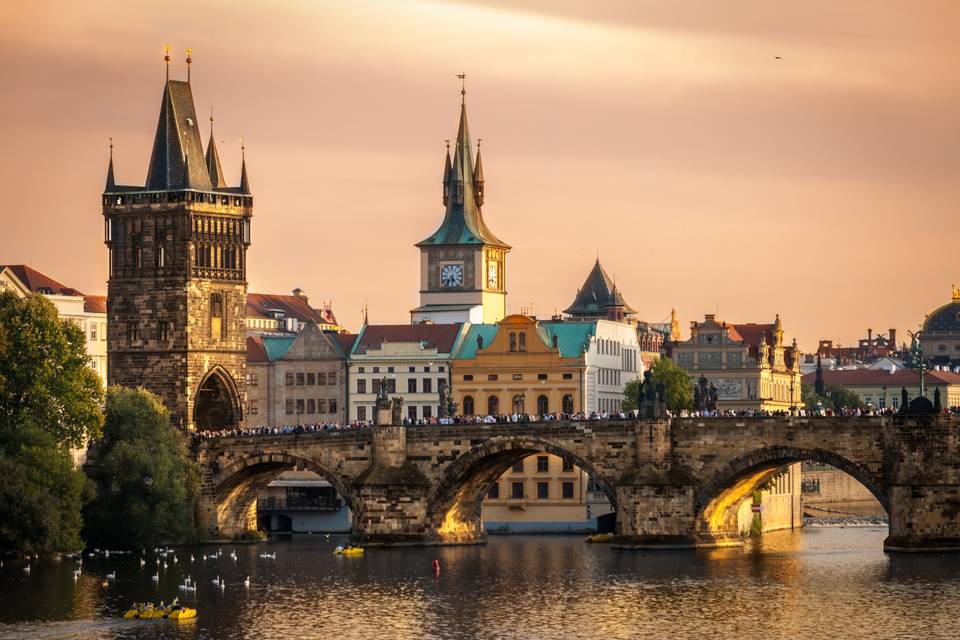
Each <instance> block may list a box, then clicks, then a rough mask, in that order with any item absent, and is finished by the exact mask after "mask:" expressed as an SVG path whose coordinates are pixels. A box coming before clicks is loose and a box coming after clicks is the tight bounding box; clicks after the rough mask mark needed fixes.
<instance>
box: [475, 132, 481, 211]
mask: <svg viewBox="0 0 960 640" xmlns="http://www.w3.org/2000/svg"><path fill="white" fill-rule="evenodd" d="M473 192H474V193H475V194H476V198H477V206H478V207H482V206H483V161H482V160H481V159H480V140H479V139H478V140H477V164H476V166H475V167H474V169H473Z"/></svg>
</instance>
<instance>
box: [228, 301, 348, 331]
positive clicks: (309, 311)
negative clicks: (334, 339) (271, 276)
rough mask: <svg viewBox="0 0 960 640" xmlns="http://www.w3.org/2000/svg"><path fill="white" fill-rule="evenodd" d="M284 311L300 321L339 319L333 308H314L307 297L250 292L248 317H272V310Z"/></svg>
mask: <svg viewBox="0 0 960 640" xmlns="http://www.w3.org/2000/svg"><path fill="white" fill-rule="evenodd" d="M274 310H276V311H282V312H283V314H284V315H285V316H286V317H288V318H296V319H297V320H299V321H300V322H307V321H308V320H313V321H314V322H316V323H317V324H333V325H336V324H337V319H336V317H335V316H334V315H333V310H331V309H323V310H320V309H314V308H313V307H311V306H310V304H309V303H308V301H307V299H306V298H303V297H300V296H296V295H283V294H275V293H248V294H247V317H253V318H272V317H273V316H271V315H270V311H274Z"/></svg>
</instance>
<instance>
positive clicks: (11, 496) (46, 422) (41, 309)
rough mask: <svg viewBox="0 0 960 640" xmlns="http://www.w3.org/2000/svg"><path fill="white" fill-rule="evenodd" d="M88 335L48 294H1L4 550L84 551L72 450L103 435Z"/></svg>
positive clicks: (79, 478) (0, 535)
mask: <svg viewBox="0 0 960 640" xmlns="http://www.w3.org/2000/svg"><path fill="white" fill-rule="evenodd" d="M102 398H103V390H102V387H101V385H100V379H99V378H98V377H97V375H96V373H94V372H93V371H92V370H91V369H90V367H88V366H87V357H86V341H85V338H84V335H83V332H82V331H81V330H80V329H79V328H78V327H77V326H76V325H75V324H73V323H72V322H69V321H64V320H61V319H60V318H59V317H58V316H57V311H56V309H55V308H54V306H53V305H52V304H51V303H50V302H49V301H48V300H46V299H45V298H44V297H43V296H39V295H34V296H28V297H26V298H23V299H21V298H18V297H16V296H15V295H13V293H11V292H0V477H2V478H3V481H2V482H0V514H3V515H2V517H0V550H2V551H7V552H18V553H47V552H51V551H72V550H76V549H78V548H80V546H81V541H80V528H81V515H80V514H81V507H82V503H83V499H84V496H85V489H86V488H87V484H86V481H85V478H84V476H83V473H82V472H81V471H79V470H78V469H76V468H75V467H74V463H73V456H72V453H71V449H75V448H78V447H80V446H82V445H83V444H84V442H85V440H86V439H87V438H88V437H91V436H95V435H96V434H98V433H99V430H100V427H101V424H102V420H103V415H102V412H101V409H100V405H101V402H102Z"/></svg>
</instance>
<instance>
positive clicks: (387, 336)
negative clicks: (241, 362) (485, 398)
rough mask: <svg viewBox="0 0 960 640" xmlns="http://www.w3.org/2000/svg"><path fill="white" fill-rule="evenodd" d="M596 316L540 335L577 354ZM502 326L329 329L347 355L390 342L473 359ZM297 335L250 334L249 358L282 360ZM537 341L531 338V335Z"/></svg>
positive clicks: (552, 324) (540, 326)
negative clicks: (413, 344)
mask: <svg viewBox="0 0 960 640" xmlns="http://www.w3.org/2000/svg"><path fill="white" fill-rule="evenodd" d="M597 322H598V321H597V320H592V321H580V322H578V321H554V320H550V321H539V322H536V323H535V324H536V331H535V334H536V336H537V337H539V338H540V340H542V341H543V343H544V344H545V345H547V346H548V347H550V348H556V349H557V350H558V352H559V355H560V357H562V358H576V357H579V356H580V355H582V354H583V353H584V352H585V351H586V350H587V349H588V348H589V345H590V338H592V337H593V336H595V335H596V329H597ZM502 328H503V327H502V325H499V324H470V323H460V322H457V323H452V324H426V323H424V324H385V325H364V326H363V327H362V328H361V329H360V331H359V333H356V334H351V333H335V332H326V334H327V335H328V336H329V337H330V339H331V341H332V342H333V343H334V344H335V345H336V346H337V349H338V350H339V353H340V355H341V356H342V357H344V358H347V357H355V356H365V355H366V354H367V353H368V352H370V351H376V350H379V349H382V348H383V345H385V344H391V343H415V344H418V345H419V346H420V348H421V349H423V350H425V351H432V352H435V353H436V354H437V355H438V356H440V357H443V358H444V359H450V358H451V357H452V359H455V360H469V359H473V358H475V357H476V355H477V353H478V352H479V351H480V350H481V349H482V348H483V346H484V345H490V344H491V343H492V342H493V339H494V337H495V336H496V335H497V332H498V331H500V330H501V329H502ZM297 337H298V336H289V335H288V336H280V335H256V336H250V337H249V338H247V361H248V362H261V363H262V362H273V361H275V360H279V359H280V358H282V357H283V356H284V355H285V354H286V352H287V351H289V349H290V347H292V346H293V344H294V342H295V341H296V340H297ZM531 339H532V338H531Z"/></svg>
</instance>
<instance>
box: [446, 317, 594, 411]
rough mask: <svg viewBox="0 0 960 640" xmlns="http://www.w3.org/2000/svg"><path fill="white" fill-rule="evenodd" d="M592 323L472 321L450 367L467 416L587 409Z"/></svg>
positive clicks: (455, 391)
mask: <svg viewBox="0 0 960 640" xmlns="http://www.w3.org/2000/svg"><path fill="white" fill-rule="evenodd" d="M594 330H595V324H594V323H591V322H569V323H565V322H556V323H547V322H542V323H541V322H537V321H536V320H535V319H534V318H531V317H529V316H524V315H511V316H507V317H506V318H504V319H503V320H502V321H501V322H500V323H499V324H478V325H472V326H471V327H470V331H469V332H468V334H467V336H466V338H464V340H463V344H462V346H461V347H460V349H459V351H458V352H457V355H456V357H455V358H454V360H453V364H452V367H451V371H452V377H453V397H454V402H456V403H457V406H458V407H459V411H460V413H462V414H463V415H467V416H472V415H483V416H487V415H489V416H497V415H504V414H514V413H516V414H537V415H543V414H549V413H556V412H563V413H575V412H580V411H583V395H584V393H583V389H584V377H585V376H584V374H585V370H586V355H585V354H586V351H587V350H588V349H589V345H590V338H591V337H592V335H593V331H594Z"/></svg>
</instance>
